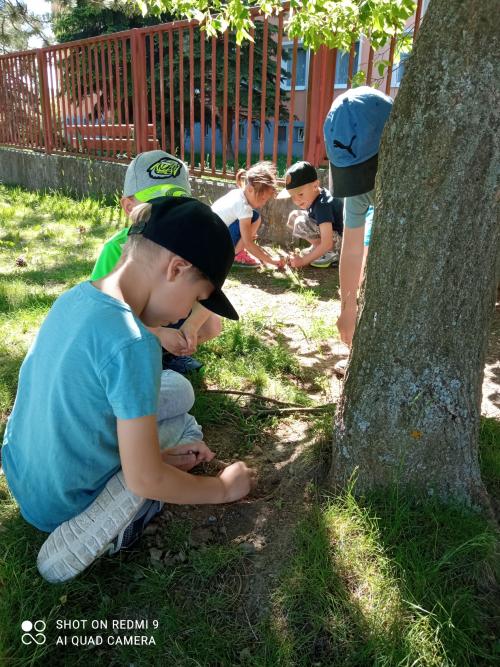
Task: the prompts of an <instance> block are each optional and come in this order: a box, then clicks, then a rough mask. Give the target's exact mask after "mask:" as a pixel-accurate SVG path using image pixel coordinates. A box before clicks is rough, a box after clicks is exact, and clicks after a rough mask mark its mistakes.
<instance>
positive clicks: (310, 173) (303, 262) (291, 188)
mask: <svg viewBox="0 0 500 667" xmlns="http://www.w3.org/2000/svg"><path fill="white" fill-rule="evenodd" d="M286 197H291V198H292V201H293V203H294V204H296V205H297V206H298V207H299V209H300V210H298V211H292V212H291V213H290V215H289V216H288V222H287V226H288V227H290V228H291V229H292V232H293V236H295V237H297V238H302V239H306V241H309V243H310V244H311V247H310V248H309V250H308V251H306V252H305V253H304V254H303V255H293V256H292V257H291V258H290V266H292V267H294V268H299V267H303V266H307V265H308V264H310V265H311V266H314V267H317V268H327V267H329V266H338V263H339V253H340V246H341V242H342V233H343V229H344V223H343V202H342V200H341V199H336V198H335V197H332V195H331V194H330V192H329V191H328V190H327V189H326V188H322V187H321V186H320V184H319V180H318V174H317V172H316V169H315V168H314V167H313V166H312V164H310V163H309V162H302V161H301V162H296V163H295V164H292V166H291V167H289V169H288V171H287V172H286V174H285V189H284V190H282V191H281V192H280V194H279V195H278V199H285V198H286Z"/></svg>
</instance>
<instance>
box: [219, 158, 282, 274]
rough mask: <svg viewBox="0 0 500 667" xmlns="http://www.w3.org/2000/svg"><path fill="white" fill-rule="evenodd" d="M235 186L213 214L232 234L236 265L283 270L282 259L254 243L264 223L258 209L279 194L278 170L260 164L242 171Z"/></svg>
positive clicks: (263, 163)
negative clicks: (262, 264) (262, 265)
mask: <svg viewBox="0 0 500 667" xmlns="http://www.w3.org/2000/svg"><path fill="white" fill-rule="evenodd" d="M236 183H237V185H238V187H237V188H236V189H233V190H230V191H229V192H228V193H227V194H225V195H224V196H223V197H220V198H219V199H217V201H215V202H214V203H213V204H212V211H214V212H215V213H217V215H218V216H220V217H221V218H222V220H223V221H224V222H225V223H226V225H227V227H228V229H229V233H230V234H231V238H232V240H233V245H234V251H235V258H234V264H235V266H240V267H244V268H249V269H254V268H257V267H258V266H260V262H264V263H265V264H272V265H273V266H277V267H280V268H281V267H282V266H283V265H284V262H283V260H282V259H281V258H279V257H278V258H274V257H271V255H270V254H269V253H268V252H266V251H265V250H264V249H263V248H261V247H260V246H259V245H257V243H256V242H255V239H256V238H257V232H258V229H259V227H260V223H261V218H260V212H259V209H261V208H262V206H264V204H266V203H267V202H268V201H269V200H270V199H271V198H272V197H275V195H276V188H277V186H276V167H275V166H274V164H273V163H272V162H257V164H254V165H253V167H250V169H249V170H248V171H245V170H244V169H240V170H239V171H238V173H237V174H236ZM259 260H260V261H259Z"/></svg>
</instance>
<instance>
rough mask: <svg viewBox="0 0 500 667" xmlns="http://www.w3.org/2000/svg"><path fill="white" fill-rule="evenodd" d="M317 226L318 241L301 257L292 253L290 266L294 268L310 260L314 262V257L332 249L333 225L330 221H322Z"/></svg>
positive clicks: (316, 257)
mask: <svg viewBox="0 0 500 667" xmlns="http://www.w3.org/2000/svg"><path fill="white" fill-rule="evenodd" d="M318 226H319V233H320V241H319V243H318V245H317V246H315V248H314V250H311V252H308V253H306V254H305V255H303V256H302V257H300V256H299V255H294V256H292V257H291V258H290V266H293V267H294V268H295V269H298V268H300V267H301V266H307V265H308V264H310V263H311V262H314V260H315V259H318V257H321V255H324V254H325V252H328V251H329V250H331V249H332V246H333V227H332V223H331V222H322V223H321V224H320V225H318Z"/></svg>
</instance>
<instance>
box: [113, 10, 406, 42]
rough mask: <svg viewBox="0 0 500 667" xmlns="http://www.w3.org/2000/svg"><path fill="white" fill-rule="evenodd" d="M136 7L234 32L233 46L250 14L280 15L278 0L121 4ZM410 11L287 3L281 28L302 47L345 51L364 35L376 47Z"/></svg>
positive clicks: (397, 30) (246, 29)
mask: <svg viewBox="0 0 500 667" xmlns="http://www.w3.org/2000/svg"><path fill="white" fill-rule="evenodd" d="M124 2H126V3H127V4H133V5H135V6H136V7H139V8H140V9H141V11H142V13H143V14H144V15H147V14H153V15H156V14H161V13H164V12H168V13H169V14H171V15H172V16H176V17H177V18H184V19H196V20H198V21H199V22H200V23H201V24H202V25H203V27H204V29H205V31H206V32H207V34H208V35H209V36H215V35H217V34H219V33H222V32H225V31H226V30H228V29H229V30H231V31H234V33H235V36H236V42H237V43H238V44H241V43H242V42H243V41H244V40H249V39H251V37H250V29H251V28H252V27H253V25H254V23H253V21H252V10H256V11H258V12H260V13H261V14H263V15H264V16H272V15H275V16H277V15H278V14H279V13H280V12H282V11H284V10H283V6H282V3H281V2H280V1H279V0H247V2H243V0H124ZM414 10H415V0H291V2H290V13H289V16H288V18H287V19H286V21H285V30H286V32H287V33H288V36H289V37H290V38H295V37H297V38H299V39H301V40H302V41H303V44H304V46H305V47H306V48H311V49H313V50H316V49H317V48H318V47H319V46H321V45H322V44H324V45H326V46H328V47H329V48H340V49H343V50H349V48H350V46H351V43H352V42H353V41H356V40H357V39H359V37H360V35H361V34H364V35H366V36H367V37H368V38H369V39H370V41H371V44H372V46H373V47H374V48H375V49H378V48H380V47H382V46H384V45H385V44H386V42H387V40H388V39H390V38H391V37H392V36H394V35H396V34H401V33H402V32H403V29H404V26H405V22H406V20H407V19H408V18H409V17H410V16H411V15H412V14H413V12H414Z"/></svg>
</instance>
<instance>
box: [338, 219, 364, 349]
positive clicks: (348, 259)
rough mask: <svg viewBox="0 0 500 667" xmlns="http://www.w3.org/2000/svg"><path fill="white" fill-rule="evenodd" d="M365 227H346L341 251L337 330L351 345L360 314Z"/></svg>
mask: <svg viewBox="0 0 500 667" xmlns="http://www.w3.org/2000/svg"><path fill="white" fill-rule="evenodd" d="M363 237H364V226H363V227H345V229H344V235H343V237H342V250H341V251H340V267H339V277H340V316H339V319H338V320H337V329H338V330H339V334H340V339H341V340H342V342H343V343H345V344H346V345H351V343H352V337H353V334H354V327H355V325H356V316H357V312H358V305H357V293H358V287H359V283H360V280H361V267H362V264H363V250H364V247H363Z"/></svg>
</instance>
